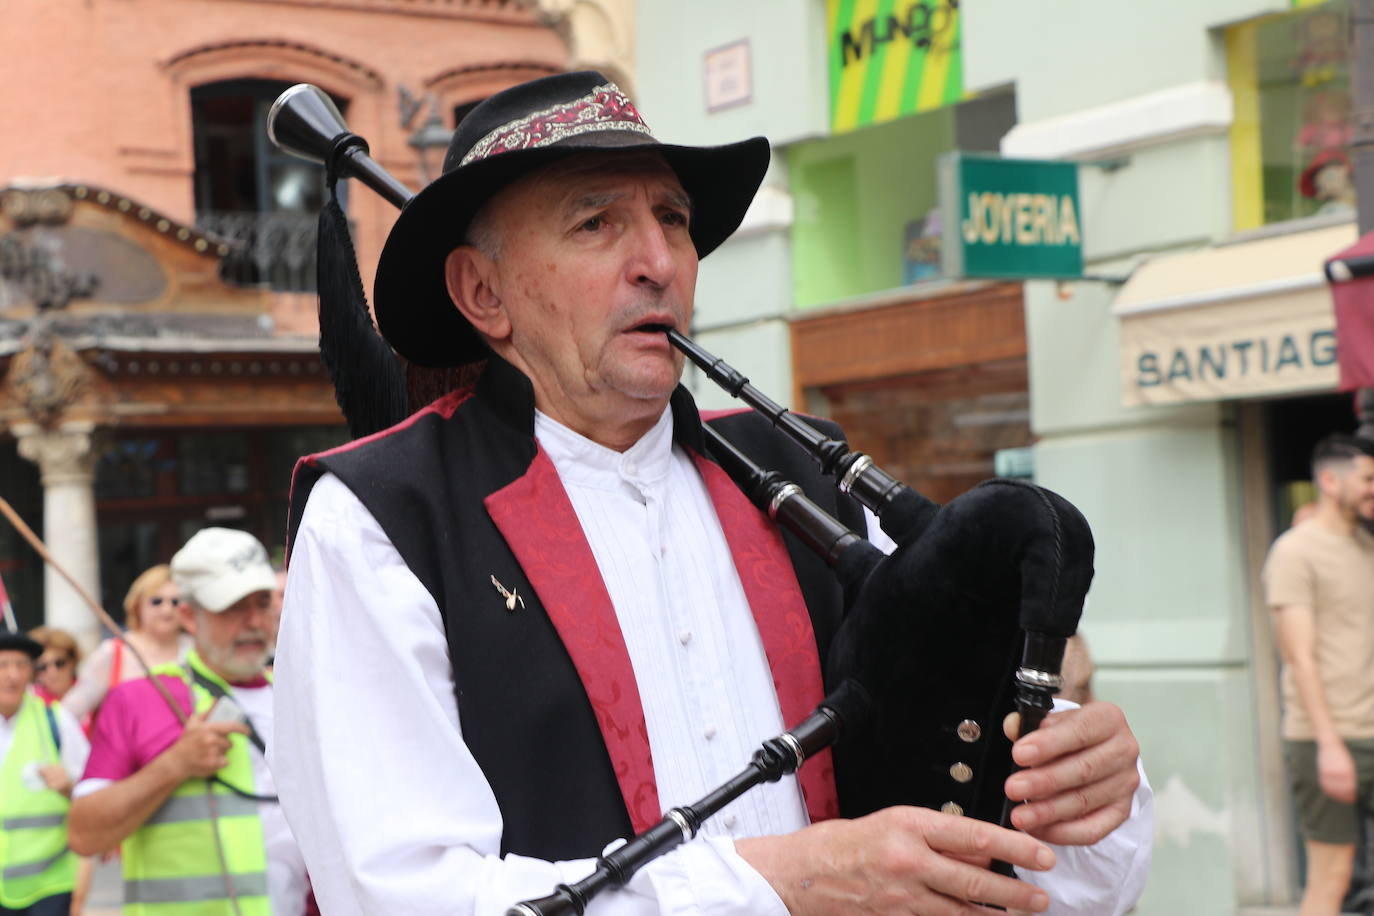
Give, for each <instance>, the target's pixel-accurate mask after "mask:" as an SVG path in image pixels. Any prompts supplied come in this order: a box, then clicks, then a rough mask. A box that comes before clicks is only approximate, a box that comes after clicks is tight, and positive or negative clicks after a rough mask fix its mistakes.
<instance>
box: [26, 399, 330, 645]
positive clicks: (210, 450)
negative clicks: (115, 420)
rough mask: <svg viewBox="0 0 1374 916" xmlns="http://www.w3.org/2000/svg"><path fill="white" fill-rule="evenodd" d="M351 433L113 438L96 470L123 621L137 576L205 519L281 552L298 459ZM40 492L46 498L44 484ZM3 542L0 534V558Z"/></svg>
mask: <svg viewBox="0 0 1374 916" xmlns="http://www.w3.org/2000/svg"><path fill="white" fill-rule="evenodd" d="M346 441H348V431H347V430H346V429H344V428H343V427H336V426H320V427H290V428H270V427H258V428H247V429H243V428H240V429H218V430H212V429H185V428H183V429H177V430H161V429H159V430H151V429H150V430H126V431H120V432H117V433H112V434H111V435H109V436H108V437H106V438H105V440H104V445H103V446H102V452H101V455H100V459H99V463H98V464H97V471H96V494H97V501H96V522H97V525H98V527H99V532H100V534H99V537H100V547H99V550H100V572H101V584H102V589H103V592H104V596H103V604H104V605H105V609H106V610H108V611H109V612H110V613H111V614H113V615H114V616H115V618H116V619H120V618H121V617H122V614H123V611H122V609H121V608H120V602H121V601H122V600H123V598H124V593H125V591H126V590H127V589H128V587H129V584H130V583H131V582H133V580H134V577H135V576H137V575H138V574H139V573H141V572H142V571H143V570H145V569H147V568H148V567H149V566H153V565H154V564H157V563H166V562H168V560H170V559H171V557H172V554H174V553H175V552H176V551H177V550H178V549H179V548H180V547H181V545H182V544H184V543H186V541H187V539H189V538H190V537H191V535H193V534H195V533H196V532H197V531H199V530H200V529H201V528H204V527H206V526H207V525H216V526H220V527H224V528H240V529H243V530H245V531H249V532H251V533H252V534H254V535H255V536H257V537H258V539H259V540H261V541H262V542H263V544H264V545H265V546H266V547H267V549H268V552H269V553H270V554H271V555H272V556H273V558H274V559H277V560H281V559H282V558H283V556H284V554H285V544H284V543H283V540H284V538H283V532H284V531H285V529H286V510H287V502H288V500H289V498H290V486H291V471H292V468H293V467H294V466H295V464H296V459H297V458H299V457H300V456H302V455H306V454H311V453H313V452H319V451H323V450H325V449H328V448H331V447H333V446H335V445H339V444H340V443H343V442H346ZM140 468H141V469H142V470H140ZM4 471H5V464H4V455H3V450H0V474H3V472H4ZM36 473H37V469H34V474H35V475H36ZM3 479H4V478H3V477H0V480H3ZM36 491H37V492H38V493H39V494H40V502H41V492H42V491H41V488H36ZM4 549H5V541H4V538H3V532H0V563H3V562H4V556H5V554H4V552H3V551H4ZM7 581H8V578H7ZM39 614H40V615H41V609H40V610H39Z"/></svg>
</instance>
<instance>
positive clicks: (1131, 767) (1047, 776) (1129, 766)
mask: <svg viewBox="0 0 1374 916" xmlns="http://www.w3.org/2000/svg"><path fill="white" fill-rule="evenodd" d="M1039 734H1040V733H1039V732H1037V733H1036V736H1038V735H1039ZM1030 740H1032V738H1030V737H1027V738H1023V739H1022V741H1023V742H1024V741H1030ZM1020 746H1021V745H1020V744H1018V745H1017V747H1020ZM1139 755H1140V746H1139V745H1138V744H1137V743H1136V740H1135V738H1134V737H1132V736H1131V735H1130V734H1129V733H1126V734H1118V735H1112V736H1111V737H1110V738H1108V739H1107V740H1105V741H1102V742H1099V743H1096V744H1092V745H1089V746H1087V747H1081V748H1078V749H1077V750H1074V751H1073V752H1072V753H1067V754H1064V755H1062V756H1061V755H1056V756H1054V757H1049V756H1047V757H1045V758H1044V759H1045V760H1046V761H1047V762H1046V763H1043V764H1041V765H1039V766H1035V767H1032V768H1030V769H1026V770H1021V771H1020V772H1018V773H1013V774H1012V775H1011V776H1010V777H1009V778H1008V779H1007V782H1006V785H1005V790H1006V793H1007V797H1008V798H1010V799H1013V800H1015V801H1024V800H1036V799H1041V798H1053V797H1054V796H1055V795H1058V794H1059V793H1061V792H1067V791H1071V790H1073V789H1076V788H1079V787H1082V786H1088V785H1091V784H1093V783H1095V782H1099V781H1101V780H1104V779H1109V778H1112V777H1113V776H1115V775H1117V774H1119V773H1123V772H1128V773H1136V759H1137V757H1138V756H1139ZM1132 778H1135V779H1138V778H1139V776H1138V774H1137V775H1136V776H1135V777H1132ZM1132 791H1134V787H1132Z"/></svg>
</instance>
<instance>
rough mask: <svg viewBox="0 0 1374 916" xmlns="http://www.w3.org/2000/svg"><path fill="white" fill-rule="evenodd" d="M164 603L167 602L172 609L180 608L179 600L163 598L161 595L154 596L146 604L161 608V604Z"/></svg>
mask: <svg viewBox="0 0 1374 916" xmlns="http://www.w3.org/2000/svg"><path fill="white" fill-rule="evenodd" d="M164 601H166V602H169V603H170V604H171V605H172V607H180V605H181V599H180V598H164V597H162V596H161V595H154V596H153V597H151V598H149V599H148V603H149V604H151V605H152V606H153V607H162V602H164Z"/></svg>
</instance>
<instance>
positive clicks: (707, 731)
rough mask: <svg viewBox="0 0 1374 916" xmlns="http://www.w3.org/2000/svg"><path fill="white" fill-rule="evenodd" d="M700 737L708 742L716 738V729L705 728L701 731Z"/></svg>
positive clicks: (711, 726)
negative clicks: (703, 737)
mask: <svg viewBox="0 0 1374 916" xmlns="http://www.w3.org/2000/svg"><path fill="white" fill-rule="evenodd" d="M702 735H704V736H705V737H706V740H707V741H710V740H711V739H712V738H714V737H715V736H716V727H715V726H714V725H708V726H706V728H705V730H704V731H702Z"/></svg>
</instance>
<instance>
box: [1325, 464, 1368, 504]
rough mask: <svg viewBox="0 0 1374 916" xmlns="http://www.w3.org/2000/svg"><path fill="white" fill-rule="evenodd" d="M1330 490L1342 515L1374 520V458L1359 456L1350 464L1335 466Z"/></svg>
mask: <svg viewBox="0 0 1374 916" xmlns="http://www.w3.org/2000/svg"><path fill="white" fill-rule="evenodd" d="M1329 489H1330V492H1331V496H1332V498H1333V499H1334V500H1335V502H1336V505H1337V507H1339V508H1340V510H1341V514H1342V515H1344V516H1345V517H1347V518H1352V519H1354V518H1362V519H1374V458H1370V457H1368V456H1367V455H1357V456H1356V457H1354V458H1352V459H1351V460H1350V462H1349V464H1346V465H1335V466H1334V467H1333V468H1332V476H1331V479H1330V483H1329Z"/></svg>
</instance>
